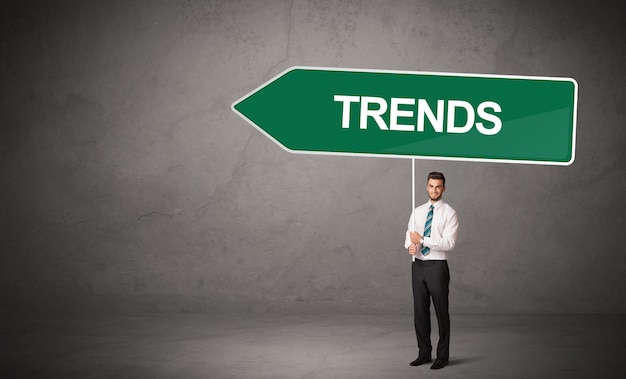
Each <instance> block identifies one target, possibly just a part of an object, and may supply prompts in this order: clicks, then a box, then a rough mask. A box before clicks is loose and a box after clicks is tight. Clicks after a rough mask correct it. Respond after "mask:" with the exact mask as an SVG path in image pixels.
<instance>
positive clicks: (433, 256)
mask: <svg viewBox="0 0 626 379" xmlns="http://www.w3.org/2000/svg"><path fill="white" fill-rule="evenodd" d="M426 190H427V192H428V202H426V203H425V204H422V205H420V206H419V207H417V208H415V209H414V210H413V213H412V214H411V217H410V218H409V225H408V228H407V231H406V238H405V242H404V247H405V248H406V249H407V251H408V253H409V254H410V255H411V257H412V261H413V263H412V264H411V265H412V269H411V271H412V282H413V312H414V322H415V334H416V335H417V347H418V349H419V354H418V356H417V359H415V360H414V361H413V362H411V363H410V365H411V366H419V365H422V364H424V363H429V362H432V345H431V342H430V303H431V299H432V303H433V306H434V308H435V314H436V316H437V323H438V325H439V343H438V344H437V351H436V353H437V356H436V359H435V362H434V363H433V364H432V366H431V367H430V368H431V369H434V370H436V369H441V368H444V367H445V366H446V365H447V364H448V360H449V356H450V314H449V312H448V292H449V284H450V271H449V269H448V255H449V252H450V251H451V250H452V249H454V245H455V244H456V237H457V230H458V227H459V221H458V218H457V214H456V211H455V210H454V209H453V208H452V207H451V206H450V205H448V204H447V203H445V202H444V201H443V200H442V196H443V193H444V191H445V190H446V178H445V176H444V175H443V174H442V173H440V172H431V173H429V174H428V181H427V184H426Z"/></svg>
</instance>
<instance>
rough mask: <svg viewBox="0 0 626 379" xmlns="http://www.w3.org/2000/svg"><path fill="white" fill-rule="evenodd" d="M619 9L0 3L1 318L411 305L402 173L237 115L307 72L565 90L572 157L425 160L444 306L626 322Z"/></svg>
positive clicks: (484, 4) (390, 164)
mask: <svg viewBox="0 0 626 379" xmlns="http://www.w3.org/2000/svg"><path fill="white" fill-rule="evenodd" d="M624 10H625V9H624V6H614V5H610V3H606V4H604V3H602V2H597V1H574V2H570V1H567V2H565V1H564V2H550V1H471V2H470V1H393V2H387V1H170V2H166V1H112V2H111V1H99V2H97V1H96V2H84V1H62V2H61V1H58V2H47V1H43V2H33V1H13V2H5V3H4V5H2V12H0V13H2V15H3V16H2V17H3V22H2V23H1V25H2V30H1V36H2V62H1V63H2V66H1V67H2V68H1V78H0V79H1V89H0V91H1V98H0V120H1V121H0V122H1V129H0V164H1V166H0V168H1V172H2V176H1V177H0V196H1V198H2V202H1V204H2V205H1V207H0V212H1V213H0V215H1V220H0V221H1V224H0V230H1V231H0V236H1V238H0V248H1V260H0V288H1V289H2V299H3V300H2V307H3V308H5V309H7V308H8V309H16V308H20V307H23V308H28V307H35V306H37V305H40V306H42V309H50V307H52V306H53V305H59V304H61V305H78V306H81V307H82V306H86V305H89V306H96V305H97V306H101V307H104V308H107V307H111V308H115V307H139V308H138V309H143V310H145V311H154V312H159V311H161V312H163V311H174V312H178V311H194V310H235V311H253V312H266V311H282V310H295V311H298V310H305V311H311V310H314V311H359V312H409V311H410V309H411V297H410V263H409V257H408V256H407V255H406V253H405V252H404V250H403V239H404V231H405V227H406V222H407V219H408V216H409V213H410V205H411V184H410V175H411V171H410V170H411V163H410V160H401V159H382V158H380V159H376V158H356V157H330V156H307V155H291V154H289V153H287V152H285V151H284V150H282V149H280V148H279V147H278V146H276V145H275V144H274V143H272V142H271V141H269V140H268V139H267V138H266V137H264V136H263V135H261V134H260V133H259V132H257V131H256V130H254V129H253V128H252V127H251V126H249V125H248V124H247V123H245V122H244V121H243V120H242V119H241V118H239V117H237V116H236V115H235V114H234V113H233V112H232V111H231V109H230V105H231V103H232V102H233V101H235V100H236V99H238V98H240V97H241V96H243V95H244V94H246V93H248V92H249V91H251V90H253V89H254V88H256V87H257V86H259V85H261V84H262V83H264V82H265V81H267V80H269V79H270V78H272V77H273V76H275V75H277V74H278V73H280V72H281V71H283V70H285V69H287V68H288V67H291V66H294V65H307V66H324V67H353V68H371V69H390V70H411V71H440V72H467V73H491V74H513V75H539V76H564V77H573V78H575V79H576V80H577V81H578V83H579V111H578V129H577V133H578V136H577V144H576V161H575V162H574V164H573V165H571V166H569V167H553V166H535V165H511V164H489V163H472V162H444V161H426V160H424V161H421V160H420V161H417V172H418V176H419V177H420V182H419V185H418V188H419V190H420V192H419V197H418V201H419V202H421V201H425V200H426V195H425V191H424V187H423V183H424V181H423V178H424V176H425V175H426V173H428V172H429V171H432V170H440V171H443V172H444V173H445V174H446V175H447V177H448V191H447V192H446V194H445V197H446V199H447V201H448V202H449V203H450V204H452V205H453V206H454V207H455V208H456V209H457V211H458V213H459V215H460V222H461V229H460V236H459V241H458V245H457V249H456V250H455V251H454V252H453V254H452V258H451V262H450V264H451V267H452V283H451V301H452V311H453V312H625V311H626V302H624V300H623V299H624V298H626V279H625V278H626V260H625V259H624V248H623V246H624V245H625V244H626V238H625V237H624V235H625V233H624V229H625V226H626V225H625V223H624V210H625V209H626V200H625V199H624V189H625V187H626V182H625V178H626V175H625V174H626V171H625V169H624V166H623V163H624V158H625V155H626V154H625V152H624V151H625V148H626V144H625V141H626V138H625V132H624V130H625V129H626V128H625V121H626V112H625V111H624V109H625V105H626V102H625V96H624V88H625V87H626V80H625V79H624V77H625V76H624V75H623V67H624V63H625V59H624V58H625V53H624V49H623V44H624V37H625V33H624V31H625V28H624V26H623V15H624V13H625V12H624ZM94 304H95V305H94ZM124 304H125V305H124ZM137 304H139V305H137ZM47 307H48V308H47ZM132 309H135V308H132Z"/></svg>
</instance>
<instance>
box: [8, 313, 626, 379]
mask: <svg viewBox="0 0 626 379" xmlns="http://www.w3.org/2000/svg"><path fill="white" fill-rule="evenodd" d="M3 318H4V319H5V320H4V321H3V323H2V330H1V341H2V367H1V371H0V376H1V377H3V378H134V379H136V378H268V379H269V378H271V379H278V378H289V379H293V378H302V379H315V378H333V379H335V378H342V379H347V378H355V379H356V378H359V379H363V378H411V377H419V378H590V377H597V378H615V377H623V374H621V375H620V373H621V371H622V366H621V364H622V362H621V359H624V358H623V357H624V356H626V342H625V337H626V333H625V326H624V325H626V316H624V315H601V316H598V315H453V316H452V327H453V330H452V346H451V361H450V365H449V366H448V367H446V368H444V369H443V370H439V371H433V370H430V368H429V366H420V367H410V366H409V364H408V363H409V362H410V361H412V360H413V359H414V358H415V357H416V356H417V349H416V343H415V339H414V333H413V330H412V318H411V316H410V315H348V314H341V315H336V314H335V315H294V314H291V315H284V314H265V315H254V314H245V315H244V314H237V315H225V314H222V315H214V314H138V315H124V316H122V315H103V314H97V315H87V314H83V315H80V316H71V317H62V316H55V317H52V316H42V315H40V316H35V315H30V316H20V317H6V315H4V316H3ZM433 337H434V341H435V342H436V338H437V336H436V334H435V335H434V336H433Z"/></svg>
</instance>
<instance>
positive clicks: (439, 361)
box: [430, 359, 448, 370]
mask: <svg viewBox="0 0 626 379" xmlns="http://www.w3.org/2000/svg"><path fill="white" fill-rule="evenodd" d="M447 364H448V361H444V360H442V359H435V363H433V365H432V366H430V368H431V370H439V369H440V368H444V367H446V365H447Z"/></svg>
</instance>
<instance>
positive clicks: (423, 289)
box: [411, 260, 432, 360]
mask: <svg viewBox="0 0 626 379" xmlns="http://www.w3.org/2000/svg"><path fill="white" fill-rule="evenodd" d="M411 266H412V282H413V317H414V324H415V335H416V336H417V347H418V348H419V357H420V358H427V359H429V360H430V358H431V351H432V345H431V343H430V293H429V291H428V286H427V285H426V282H425V278H424V268H425V267H423V266H424V262H422V261H419V260H416V261H415V262H413V263H412V264H411Z"/></svg>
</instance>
